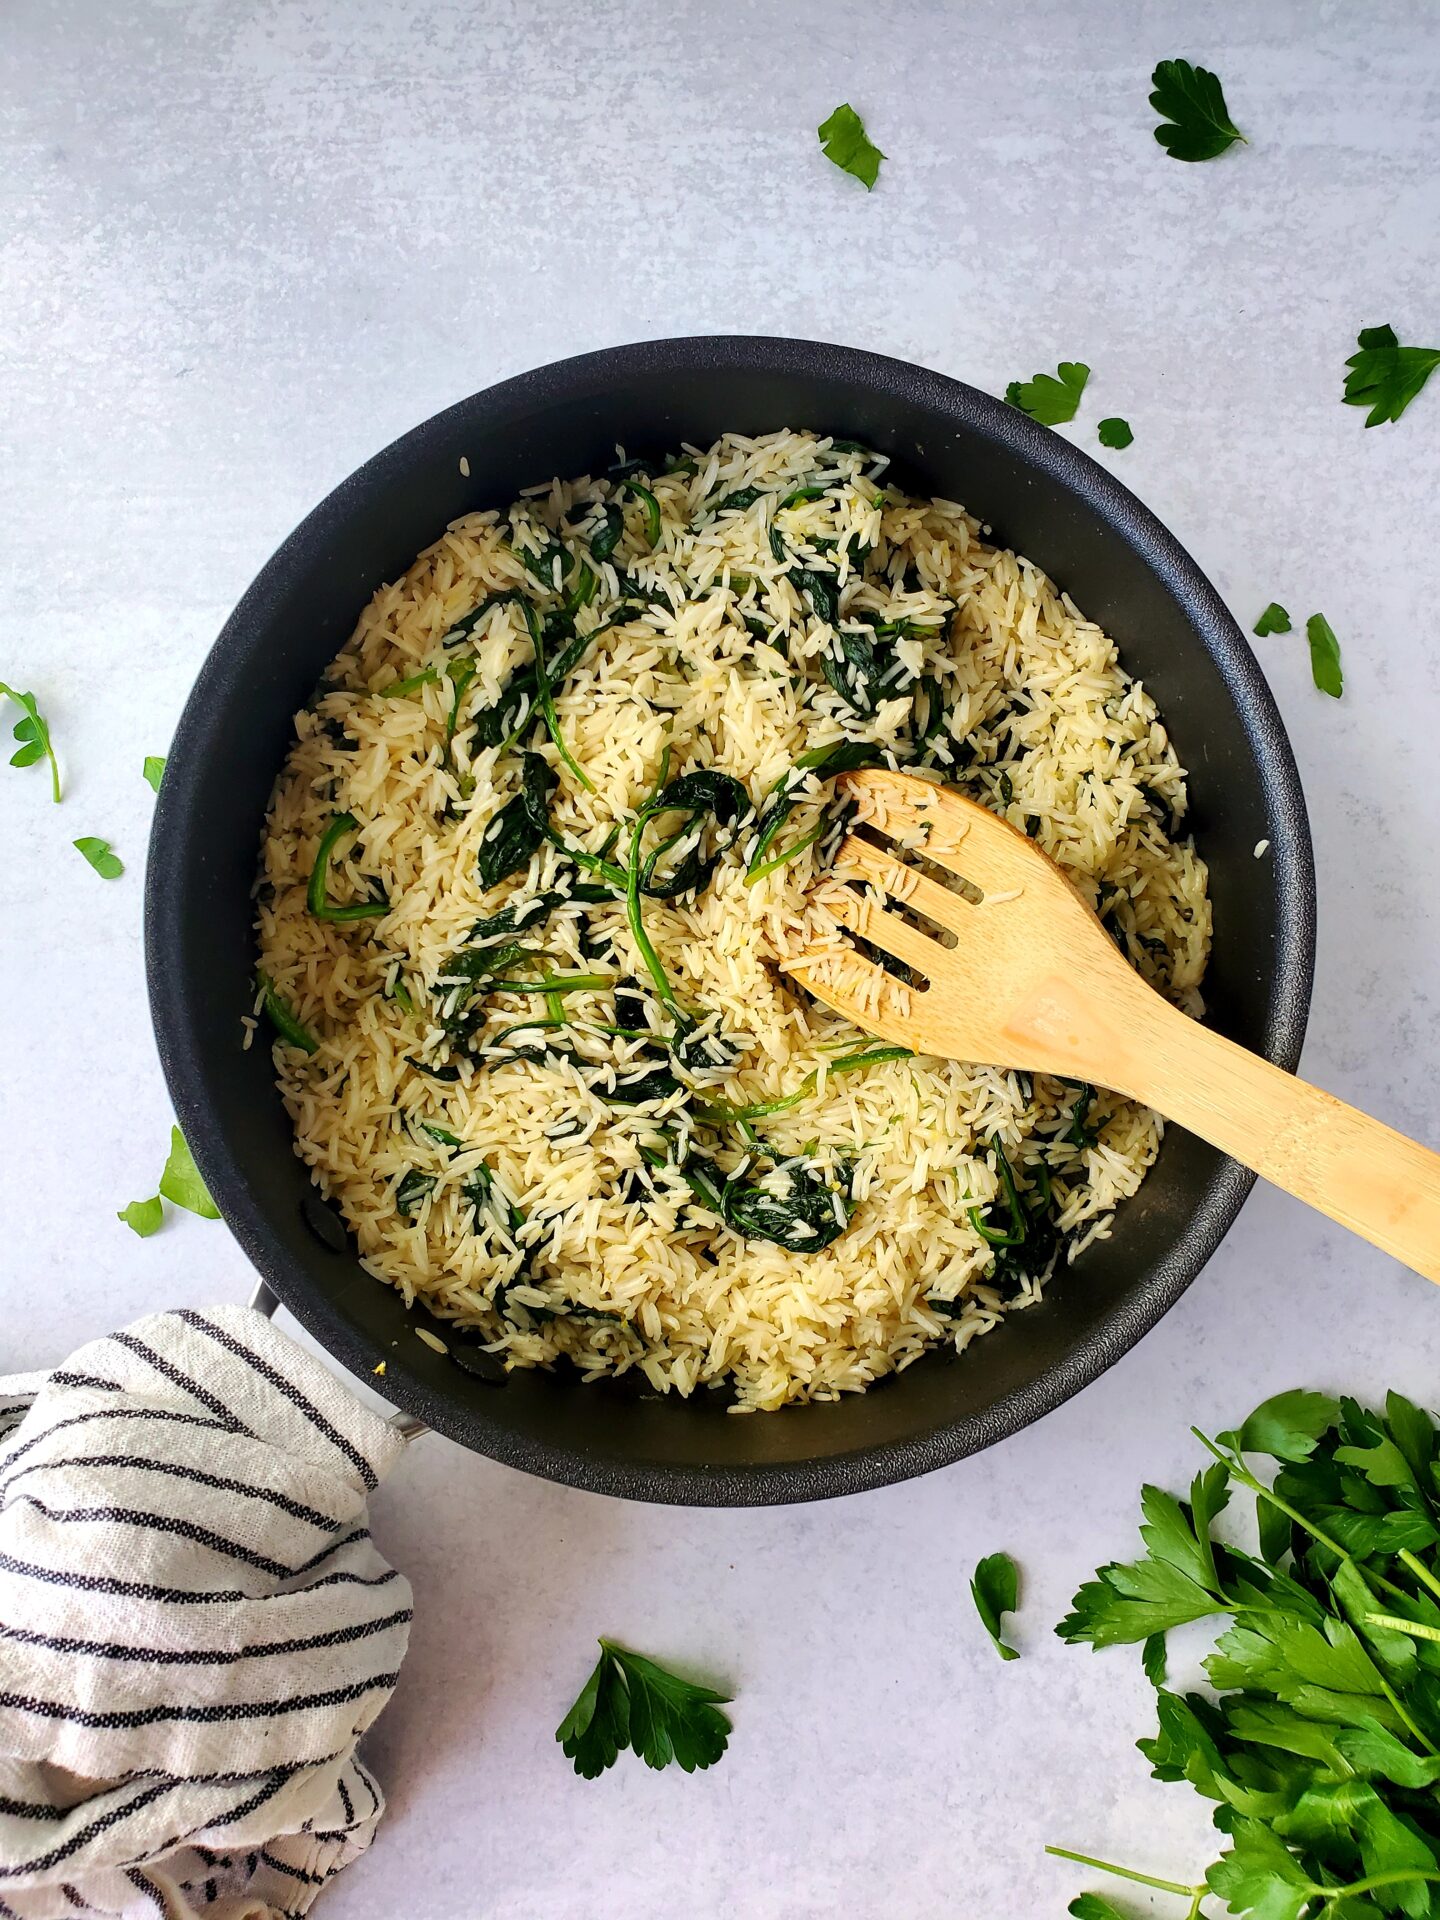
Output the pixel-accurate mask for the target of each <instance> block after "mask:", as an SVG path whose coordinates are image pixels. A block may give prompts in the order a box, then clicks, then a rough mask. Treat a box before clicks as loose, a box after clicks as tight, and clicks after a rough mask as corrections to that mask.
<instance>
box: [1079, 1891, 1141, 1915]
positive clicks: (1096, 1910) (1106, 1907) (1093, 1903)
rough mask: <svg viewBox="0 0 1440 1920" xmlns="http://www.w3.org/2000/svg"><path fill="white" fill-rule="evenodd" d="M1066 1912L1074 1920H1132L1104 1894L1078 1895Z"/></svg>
mask: <svg viewBox="0 0 1440 1920" xmlns="http://www.w3.org/2000/svg"><path fill="white" fill-rule="evenodd" d="M1065 1911H1066V1912H1067V1913H1068V1914H1070V1915H1071V1916H1072V1920H1130V1916H1129V1915H1128V1914H1127V1913H1125V1912H1124V1910H1123V1909H1122V1908H1120V1907H1117V1906H1116V1905H1115V1902H1114V1901H1113V1900H1107V1899H1106V1898H1105V1896H1104V1894H1103V1893H1081V1894H1077V1895H1076V1896H1075V1898H1074V1899H1073V1900H1072V1901H1071V1902H1070V1904H1069V1906H1068V1907H1067V1908H1066V1909H1065Z"/></svg>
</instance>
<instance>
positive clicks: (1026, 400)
mask: <svg viewBox="0 0 1440 1920" xmlns="http://www.w3.org/2000/svg"><path fill="white" fill-rule="evenodd" d="M1057 376H1058V377H1057ZM1089 378H1090V369H1089V367H1087V366H1086V365H1085V363H1084V362H1083V361H1082V360H1062V361H1061V362H1060V364H1059V366H1058V367H1057V368H1056V369H1055V372H1054V373H1037V374H1036V376H1035V378H1034V379H1033V380H1012V381H1011V382H1010V384H1009V386H1008V387H1006V389H1005V398H1006V399H1007V400H1008V401H1009V403H1010V405H1011V406H1012V407H1018V408H1019V409H1020V411H1021V412H1022V413H1028V414H1029V416H1030V418H1031V419H1032V420H1038V421H1039V422H1040V424H1041V426H1042V427H1063V426H1064V424H1065V422H1066V421H1067V420H1073V419H1074V418H1075V409H1076V408H1077V407H1078V406H1079V404H1080V396H1081V394H1082V393H1084V391H1085V382H1086V381H1087V380H1088V379H1089Z"/></svg>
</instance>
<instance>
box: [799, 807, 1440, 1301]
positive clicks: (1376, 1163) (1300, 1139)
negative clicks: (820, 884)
mask: <svg viewBox="0 0 1440 1920" xmlns="http://www.w3.org/2000/svg"><path fill="white" fill-rule="evenodd" d="M842 784H843V786H844V787H845V789H846V790H847V791H848V793H849V794H850V796H851V797H852V798H853V799H855V800H856V801H858V802H859V813H858V816H857V825H864V826H866V827H867V830H868V831H869V832H871V833H878V834H880V835H882V836H883V837H885V838H887V839H889V840H890V841H892V842H896V843H898V845H897V850H896V851H895V852H891V851H889V850H888V849H887V848H885V847H884V846H878V845H876V844H875V843H874V842H873V841H872V840H870V839H867V838H864V837H862V836H861V835H859V834H856V833H852V834H851V835H850V836H849V838H848V839H846V840H845V841H844V843H843V844H842V846H841V848H840V852H839V856H838V859H837V862H836V870H837V872H838V873H839V874H840V875H841V876H842V877H846V878H855V879H859V880H863V881H865V882H867V883H868V884H867V886H866V888H865V890H864V891H863V892H862V891H859V890H849V891H848V898H846V899H844V900H842V902H841V903H840V905H839V907H838V909H837V912H838V917H839V918H840V919H841V920H842V921H843V923H844V924H845V925H846V926H847V927H849V928H850V930H851V931H852V932H854V933H856V934H858V935H859V936H860V937H861V938H862V939H864V940H866V941H869V942H870V943H871V944H872V945H874V946H876V947H879V948H881V949H882V950H883V951H884V952H886V953H889V954H893V955H894V956H895V957H896V958H897V959H899V960H903V961H905V962H906V963H907V965H909V966H910V967H911V968H913V969H914V970H915V972H916V973H917V974H919V975H920V976H922V977H923V979H924V980H925V981H926V982H928V986H927V987H926V988H925V989H924V990H923V991H922V990H920V989H919V988H918V987H909V988H907V987H905V986H903V985H901V984H900V983H899V982H897V981H896V980H894V979H893V978H892V977H891V975H889V974H888V973H886V972H885V971H884V969H883V968H881V967H878V966H876V965H875V964H874V962H873V961H871V960H868V959H867V958H865V957H864V956H863V955H862V954H860V953H859V952H857V951H851V952H848V953H845V954H843V955H835V954H828V955H827V954H817V955H811V956H802V957H801V958H800V959H799V960H798V961H796V962H793V963H792V964H791V965H790V966H789V968H788V972H789V973H790V974H791V976H792V977H793V978H794V979H796V980H797V981H799V983H800V984H801V985H802V986H804V987H806V988H807V989H808V990H809V991H810V992H811V993H813V994H814V995H815V997H816V999H818V1000H823V1001H824V1002H825V1004H826V1005H827V1006H829V1007H833V1008H834V1009H835V1011H836V1012H837V1013H841V1014H844V1015H845V1017H846V1018H847V1019H849V1020H852V1021H853V1022H854V1023H855V1025H856V1026H857V1027H862V1028H864V1029H865V1030H866V1031H868V1032H870V1033H874V1034H878V1035H879V1036H880V1037H881V1038H883V1039H885V1040H890V1041H894V1042H896V1043H898V1044H899V1045H902V1046H907V1047H910V1048H913V1049H914V1051H915V1052H917V1053H932V1054H940V1055H942V1056H945V1057H948V1058H950V1059H954V1060H968V1061H974V1062H975V1063H976V1064H977V1065H983V1066H996V1067H1011V1068H1021V1069H1024V1070H1026V1071H1028V1072H1032V1073H1049V1074H1058V1075H1060V1076H1061V1077H1062V1078H1064V1079H1067V1080H1082V1081H1090V1082H1093V1083H1094V1084H1095V1085H1097V1086H1103V1087H1109V1088H1111V1089H1113V1090H1114V1091H1115V1092H1117V1093H1122V1094H1127V1095H1128V1096H1129V1097H1130V1098H1131V1099H1133V1100H1138V1101H1141V1102H1142V1103H1143V1104H1144V1105H1145V1106H1148V1107H1154V1108H1155V1109H1156V1111H1157V1112H1159V1113H1162V1114H1164V1116H1165V1117H1166V1118H1167V1119H1169V1120H1174V1121H1176V1122H1177V1123H1178V1124H1179V1125H1180V1126H1182V1127H1187V1128H1188V1129H1189V1130H1190V1132H1191V1133H1196V1134H1199V1136H1200V1138H1201V1139H1202V1140H1208V1141H1209V1142H1210V1144H1211V1145H1212V1146H1215V1147H1219V1148H1220V1150H1221V1151H1222V1152H1224V1153H1228V1154H1230V1155H1232V1156H1233V1158H1235V1159H1236V1160H1239V1161H1242V1162H1243V1163H1244V1165H1246V1166H1247V1167H1251V1168H1253V1169H1254V1171H1255V1172H1256V1173H1259V1174H1263V1175H1264V1177H1265V1178H1266V1179H1267V1180H1271V1181H1273V1182H1274V1183H1275V1185H1276V1186H1277V1187H1283V1188H1284V1189H1285V1191H1286V1192H1287V1193H1292V1194H1294V1195H1295V1196H1296V1198H1297V1199H1300V1200H1304V1201H1305V1202H1306V1203H1307V1204H1308V1205H1310V1206H1312V1207H1318V1208H1319V1210H1320V1212H1321V1213H1325V1214H1328V1215H1329V1216H1330V1218H1331V1219H1332V1220H1338V1221H1339V1222H1340V1224H1341V1225H1342V1226H1345V1227H1349V1228H1350V1229H1351V1231H1352V1232H1354V1233H1358V1234H1360V1235H1362V1236H1363V1237H1364V1238H1365V1239H1366V1240H1370V1241H1373V1242H1374V1244H1375V1245H1376V1246H1377V1247H1383V1248H1384V1249H1385V1251H1386V1252H1387V1253H1392V1254H1394V1255H1395V1257H1396V1258H1397V1259H1399V1260H1403V1261H1404V1262H1405V1263H1406V1265H1407V1266H1410V1267H1413V1268H1414V1269H1415V1271H1416V1272H1417V1273H1423V1274H1424V1275H1425V1276H1426V1278H1427V1279H1430V1280H1436V1281H1440V1154H1435V1153H1432V1152H1431V1151H1430V1150H1429V1149H1428V1148H1427V1147H1422V1146H1419V1145H1417V1143H1416V1142H1415V1141H1413V1140H1407V1139H1406V1138H1405V1136H1404V1135H1403V1134H1399V1133H1396V1132H1394V1131H1393V1130H1392V1129H1391V1128H1389V1127H1386V1126H1382V1125H1381V1123H1380V1122H1379V1121H1378V1120H1371V1119H1370V1118H1369V1117H1368V1116H1367V1115H1365V1114H1363V1113H1359V1112H1357V1111H1356V1110H1355V1108H1354V1107H1347V1106H1346V1105H1345V1104H1344V1102H1343V1101H1340V1100H1336V1099H1335V1098H1334V1097H1333V1096H1332V1095H1331V1094H1328V1093H1322V1092H1321V1091H1320V1089H1319V1088H1318V1087H1312V1086H1308V1085H1307V1084H1306V1083H1305V1082H1304V1081H1303V1080H1297V1079H1295V1078H1294V1077H1293V1076H1292V1075H1290V1074H1288V1073H1285V1072H1283V1071H1282V1070H1281V1069H1280V1068H1279V1067H1276V1066H1272V1065H1271V1063H1270V1062H1269V1061H1268V1060H1262V1059H1261V1058H1260V1057H1259V1056H1258V1055H1256V1054H1253V1053H1247V1052H1246V1050H1245V1049H1244V1048H1243V1047H1238V1046H1236V1045H1235V1043H1234V1042H1233V1041H1231V1040H1226V1039H1225V1038H1224V1037H1223V1036H1222V1035H1220V1034H1218V1033H1214V1032H1212V1031H1211V1030H1210V1029H1209V1028H1207V1027H1202V1026H1200V1025H1199V1023H1198V1022H1196V1021H1194V1020H1191V1019H1190V1018H1188V1017H1187V1016H1186V1015H1185V1014H1183V1013H1181V1012H1179V1011H1178V1009H1176V1008H1175V1007H1172V1006H1171V1005H1170V1003H1169V1002H1168V1001H1167V1000H1165V999H1164V998H1163V997H1162V996H1161V995H1160V994H1159V993H1157V992H1156V990H1155V989H1154V988H1153V987H1151V986H1150V985H1148V984H1147V982H1146V981H1145V980H1143V979H1142V978H1141V976H1140V975H1139V974H1138V973H1136V972H1135V970H1134V969H1133V968H1132V967H1131V966H1130V965H1129V963H1128V962H1127V961H1126V960H1125V958H1124V956H1123V955H1122V954H1121V953H1120V952H1119V951H1118V950H1117V949H1116V947H1115V944H1114V942H1113V941H1112V940H1111V939H1110V937H1109V935H1108V934H1107V933H1106V932H1105V930H1104V928H1103V927H1102V926H1101V924H1100V922H1099V920H1098V919H1097V918H1096V916H1095V914H1094V913H1092V912H1091V910H1090V908H1089V907H1088V906H1087V905H1086V904H1085V902H1084V901H1083V900H1082V899H1081V898H1080V895H1079V894H1078V893H1077V892H1076V891H1075V889H1074V888H1073V887H1072V886H1071V884H1070V882H1069V881H1068V880H1067V879H1066V878H1065V876H1064V874H1063V873H1062V872H1061V871H1060V869H1059V868H1058V867H1057V866H1055V865H1054V863H1053V862H1052V861H1051V860H1049V859H1048V858H1047V857H1046V855H1045V854H1043V853H1042V852H1041V851H1040V849H1039V848H1038V847H1036V846H1034V845H1032V843H1031V842H1030V841H1029V840H1027V839H1026V837H1025V835H1024V834H1023V833H1020V832H1017V830H1016V829H1015V828H1014V827H1012V826H1010V825H1008V823H1007V822H1005V821H1003V820H1000V819H997V818H996V816H995V815H994V814H993V813H990V812H987V810H986V809H985V808H984V807H980V806H977V805H976V804H975V803H974V802H973V801H970V800H965V799H962V798H961V797H960V796H959V795H957V794H954V793H949V792H946V791H945V790H944V789H943V788H941V787H937V786H935V785H933V784H931V783H930V782H929V781H926V780H920V779H917V778H916V777H915V776H914V775H913V774H905V773H889V772H885V771H882V770H876V771H872V772H866V773H855V774H848V775H846V776H845V777H844V780H843V782H842ZM907 851H908V852H910V853H911V854H912V855H918V856H919V857H920V859H921V860H923V861H927V862H933V863H934V865H935V866H937V867H940V868H943V869H944V870H945V871H946V872H947V873H950V874H954V875H955V876H957V877H958V878H959V879H961V880H963V881H965V882H968V883H969V888H968V894H964V895H962V894H960V893H957V892H954V891H953V890H952V889H951V888H949V887H947V886H945V885H943V884H941V883H940V882H938V881H936V880H933V879H931V878H930V877H929V876H928V875H927V874H925V873H924V872H922V871H921V870H920V868H919V867H918V866H917V865H915V864H912V863H910V862H907V860H906V858H905V854H906V852H907ZM877 893H878V894H879V895H880V896H883V898H877V897H876V895H877ZM977 894H978V895H979V896H980V897H979V898H978V899H977V898H976V897H975V896H976V895H977ZM826 905H827V906H830V907H833V906H834V902H833V901H832V900H830V899H828V898H827V901H826ZM912 916H914V917H918V918H920V919H922V920H923V921H925V922H927V923H928V926H929V928H930V929H931V930H929V931H927V930H926V929H925V928H923V927H921V926H917V925H916V924H915V918H914V917H912ZM946 934H953V935H954V936H955V940H954V943H953V944H951V945H946V944H944V936H945V935H946Z"/></svg>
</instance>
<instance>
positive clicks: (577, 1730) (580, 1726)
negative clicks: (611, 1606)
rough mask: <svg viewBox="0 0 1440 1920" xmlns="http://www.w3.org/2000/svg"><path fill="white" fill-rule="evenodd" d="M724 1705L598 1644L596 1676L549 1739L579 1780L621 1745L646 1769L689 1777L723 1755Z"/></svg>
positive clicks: (635, 1657)
mask: <svg viewBox="0 0 1440 1920" xmlns="http://www.w3.org/2000/svg"><path fill="white" fill-rule="evenodd" d="M729 1699H730V1695H729V1694H726V1693H716V1692H715V1691H714V1689H713V1688H711V1687H701V1686H696V1685H694V1684H693V1683H692V1682H691V1681H689V1680H682V1679H681V1678H680V1677H679V1675H678V1674H674V1673H671V1672H669V1671H668V1669H666V1668H665V1667H661V1666H657V1665H656V1663H655V1662H654V1661H653V1660H647V1659H645V1657H644V1656H643V1655H642V1654H638V1653H630V1652H629V1651H627V1649H626V1648H624V1647H619V1646H617V1645H616V1644H615V1642H614V1641H613V1640H604V1639H602V1640H601V1642H600V1658H599V1660H598V1661H597V1662H596V1665H595V1670H594V1672H593V1673H592V1674H591V1675H590V1678H589V1679H588V1680H587V1681H586V1682H585V1685H584V1686H583V1687H582V1688H581V1690H580V1696H579V1698H578V1699H577V1700H576V1702H575V1704H574V1706H573V1707H571V1709H570V1711H569V1712H568V1713H567V1714H566V1716H565V1718H564V1719H563V1720H562V1721H561V1722H560V1725H559V1726H558V1727H557V1728H556V1729H555V1738H556V1739H557V1740H558V1741H559V1742H560V1747H561V1751H562V1752H563V1753H564V1755H565V1757H566V1759H567V1760H570V1761H572V1762H573V1764H574V1767H575V1771H576V1773H578V1774H579V1775H580V1776H581V1778H582V1779H585V1780H594V1779H596V1778H597V1777H598V1776H599V1775H600V1774H602V1773H604V1772H605V1770H606V1768H607V1767H613V1766H614V1764H615V1762H616V1760H617V1759H618V1757H619V1756H620V1754H621V1753H623V1752H624V1750H625V1749H626V1748H627V1747H628V1748H629V1749H630V1750H631V1751H632V1752H634V1753H637V1754H639V1756H640V1758H641V1759H642V1760H643V1761H644V1762H645V1764H646V1766H647V1767H654V1768H656V1769H657V1770H658V1769H659V1768H661V1767H666V1766H669V1764H670V1762H671V1761H672V1760H673V1761H675V1762H676V1764H677V1765H678V1766H679V1767H680V1768H681V1769H682V1770H683V1771H684V1772H686V1773H693V1772H694V1771H695V1770H696V1768H697V1767H711V1766H714V1764H715V1762H716V1761H717V1760H718V1759H719V1758H720V1756H721V1755H722V1754H723V1753H724V1751H725V1747H726V1744H727V1742H728V1740H729V1737H730V1721H729V1719H728V1718H727V1717H726V1715H725V1714H723V1713H721V1712H720V1708H721V1707H722V1706H724V1705H726V1704H727V1703H728V1701H729Z"/></svg>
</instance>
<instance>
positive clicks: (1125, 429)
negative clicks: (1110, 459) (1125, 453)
mask: <svg viewBox="0 0 1440 1920" xmlns="http://www.w3.org/2000/svg"><path fill="white" fill-rule="evenodd" d="M1096 432H1097V433H1098V434H1099V436H1100V444H1101V446H1102V447H1117V448H1118V447H1128V446H1130V445H1131V443H1132V442H1133V441H1134V438H1135V434H1134V430H1133V429H1132V427H1131V425H1130V422H1129V421H1128V420H1122V419H1121V418H1120V416H1119V415H1118V414H1112V415H1111V416H1110V418H1109V419H1108V420H1102V421H1101V422H1100V425H1099V426H1098V427H1097V428H1096Z"/></svg>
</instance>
